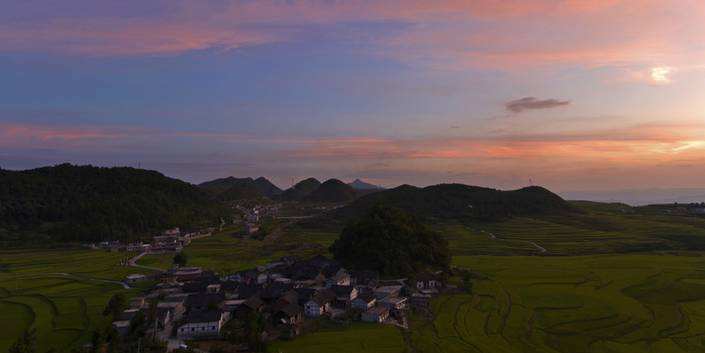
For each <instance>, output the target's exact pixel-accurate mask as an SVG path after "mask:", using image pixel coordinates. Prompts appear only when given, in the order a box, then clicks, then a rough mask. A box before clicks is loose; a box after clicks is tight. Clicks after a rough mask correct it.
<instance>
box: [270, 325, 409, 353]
mask: <svg viewBox="0 0 705 353" xmlns="http://www.w3.org/2000/svg"><path fill="white" fill-rule="evenodd" d="M404 349H405V346H404V341H403V340H402V337H401V334H400V333H399V330H398V329H397V328H396V327H392V326H382V327H380V326H378V325H374V324H364V323H356V324H354V325H352V326H351V327H349V328H347V329H345V330H322V331H318V332H316V333H313V334H309V335H306V336H303V337H299V338H296V339H294V340H292V341H278V342H274V343H273V344H272V346H271V347H270V348H269V351H270V352H272V353H319V352H336V353H348V352H349V353H358V352H374V353H402V352H404Z"/></svg>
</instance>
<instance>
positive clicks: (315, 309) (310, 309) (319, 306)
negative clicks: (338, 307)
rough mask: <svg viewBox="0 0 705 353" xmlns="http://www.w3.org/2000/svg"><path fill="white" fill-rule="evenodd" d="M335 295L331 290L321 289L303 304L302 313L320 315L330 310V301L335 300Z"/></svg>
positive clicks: (313, 315)
mask: <svg viewBox="0 0 705 353" xmlns="http://www.w3.org/2000/svg"><path fill="white" fill-rule="evenodd" d="M335 298H336V295H335V293H334V292H333V291H331V290H322V291H319V292H318V293H316V295H314V296H313V298H311V300H309V301H307V302H306V304H304V313H305V314H306V316H312V317H317V316H322V315H325V314H326V313H328V312H330V309H331V303H332V302H333V300H335Z"/></svg>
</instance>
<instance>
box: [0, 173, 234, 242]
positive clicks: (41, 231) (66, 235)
mask: <svg viewBox="0 0 705 353" xmlns="http://www.w3.org/2000/svg"><path fill="white" fill-rule="evenodd" d="M226 215H227V211H226V210H225V209H223V208H221V207H220V206H219V205H217V204H216V203H214V202H212V201H210V200H209V198H208V197H207V195H206V194H205V193H204V192H203V191H201V190H199V189H198V188H197V187H195V186H193V185H191V184H188V183H185V182H183V181H180V180H176V179H172V178H168V177H165V176H164V175H162V174H160V173H158V172H154V171H147V170H140V169H134V168H99V167H92V166H73V165H69V164H63V165H58V166H55V167H45V168H39V169H33V170H26V171H7V170H0V241H5V242H8V241H10V242H40V241H41V242H46V241H100V240H130V239H136V238H139V237H141V236H146V235H149V234H150V233H154V232H158V231H161V230H163V229H166V228H168V227H174V226H181V227H195V226H200V225H202V224H214V223H215V222H216V221H217V220H218V219H219V218H220V217H224V216H226Z"/></svg>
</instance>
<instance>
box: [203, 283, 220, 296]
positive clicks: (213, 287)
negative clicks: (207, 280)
mask: <svg viewBox="0 0 705 353" xmlns="http://www.w3.org/2000/svg"><path fill="white" fill-rule="evenodd" d="M206 293H209V294H217V293H220V284H209V285H208V286H206Z"/></svg>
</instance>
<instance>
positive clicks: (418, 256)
mask: <svg viewBox="0 0 705 353" xmlns="http://www.w3.org/2000/svg"><path fill="white" fill-rule="evenodd" d="M330 250H331V252H332V253H333V255H334V256H335V258H336V259H337V260H338V261H340V262H341V263H342V264H343V265H344V266H346V268H348V269H350V270H353V271H360V270H373V271H377V272H379V273H380V274H381V275H383V276H409V275H412V274H414V273H418V272H421V271H423V270H425V269H427V268H429V267H430V268H438V269H442V270H444V271H448V269H449V267H450V251H449V250H448V242H447V241H446V240H445V239H444V238H443V237H442V236H441V234H439V233H436V232H433V231H430V230H428V229H427V228H426V227H425V226H423V225H422V224H421V223H419V222H418V221H417V220H416V219H414V218H413V217H411V216H410V215H408V214H406V213H404V212H402V211H401V210H398V209H394V208H385V207H381V206H376V207H373V208H372V209H370V211H369V212H368V214H367V215H366V216H364V217H362V218H360V219H358V220H355V221H352V222H350V223H349V224H348V225H347V226H346V227H345V228H344V229H343V232H342V233H341V235H340V238H339V239H338V240H336V241H335V243H333V245H332V246H331V248H330Z"/></svg>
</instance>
